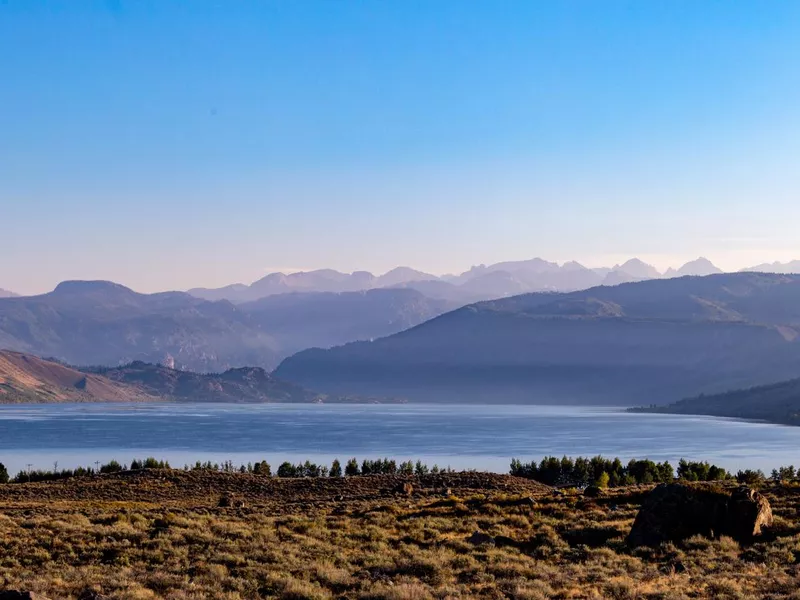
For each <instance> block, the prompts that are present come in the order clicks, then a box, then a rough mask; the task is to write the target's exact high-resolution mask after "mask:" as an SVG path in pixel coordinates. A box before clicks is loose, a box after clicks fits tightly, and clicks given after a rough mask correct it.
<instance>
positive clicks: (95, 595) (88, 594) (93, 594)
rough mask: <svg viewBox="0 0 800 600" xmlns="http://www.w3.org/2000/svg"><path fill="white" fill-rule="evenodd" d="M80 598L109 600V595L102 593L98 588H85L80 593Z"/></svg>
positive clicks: (82, 599) (81, 599)
mask: <svg viewBox="0 0 800 600" xmlns="http://www.w3.org/2000/svg"><path fill="white" fill-rule="evenodd" d="M78 600H108V596H106V595H104V594H101V593H100V592H98V591H97V590H83V591H82V592H81V593H80V594H78Z"/></svg>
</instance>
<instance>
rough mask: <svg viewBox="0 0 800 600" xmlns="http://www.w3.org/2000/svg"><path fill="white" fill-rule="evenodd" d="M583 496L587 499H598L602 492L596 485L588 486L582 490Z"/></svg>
mask: <svg viewBox="0 0 800 600" xmlns="http://www.w3.org/2000/svg"><path fill="white" fill-rule="evenodd" d="M583 495H584V496H586V497H587V498H598V497H600V496H602V495H603V490H601V489H600V488H599V487H597V486H596V485H590V486H588V487H586V489H584V490H583Z"/></svg>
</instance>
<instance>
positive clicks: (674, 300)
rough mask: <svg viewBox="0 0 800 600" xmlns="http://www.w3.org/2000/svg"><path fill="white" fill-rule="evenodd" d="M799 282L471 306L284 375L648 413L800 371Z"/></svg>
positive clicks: (418, 395) (673, 283)
mask: <svg viewBox="0 0 800 600" xmlns="http://www.w3.org/2000/svg"><path fill="white" fill-rule="evenodd" d="M798 338H800V276H793V275H776V274H762V273H737V274H717V275H710V276H705V277H688V276H687V277H679V278H672V279H654V280H648V281H642V282H638V283H627V284H621V285H618V286H615V287H605V286H603V287H595V288H592V289H589V290H582V291H577V292H571V293H533V294H525V295H519V296H515V297H512V298H505V299H500V300H494V301H487V302H482V303H478V304H473V305H469V306H466V307H463V308H461V309H458V310H455V311H452V312H450V313H447V314H444V315H442V316H440V317H437V318H434V319H432V320H430V321H428V322H426V323H423V324H421V325H419V326H417V327H414V328H412V329H409V330H407V331H403V332H401V333H398V334H395V335H392V336H389V337H386V338H383V339H379V340H375V341H373V342H358V343H351V344H347V345H345V346H341V347H337V348H332V349H328V350H320V349H309V350H305V351H303V352H300V353H298V354H296V355H294V356H292V357H290V358H288V359H286V360H285V361H283V363H282V364H281V365H280V367H279V368H278V369H277V371H276V375H277V376H278V377H280V378H284V379H287V380H290V381H295V382H297V383H300V384H301V385H304V386H307V387H310V388H313V389H323V390H326V391H328V392H332V393H358V394H384V395H393V396H404V397H406V398H408V399H410V400H420V401H426V400H438V401H452V402H457V401H474V402H486V403H492V402H508V401H516V402H530V403H539V404H547V403H558V404H563V403H565V402H566V403H574V404H606V405H633V404H637V405H641V404H643V403H644V404H650V403H666V402H672V401H674V400H675V399H676V398H683V397H687V396H692V395H695V394H700V393H715V392H722V391H725V390H728V389H732V388H736V387H747V386H753V385H759V384H767V383H771V382H774V381H780V380H782V379H789V378H792V377H796V376H797V374H798V373H799V372H800V340H799V339H798Z"/></svg>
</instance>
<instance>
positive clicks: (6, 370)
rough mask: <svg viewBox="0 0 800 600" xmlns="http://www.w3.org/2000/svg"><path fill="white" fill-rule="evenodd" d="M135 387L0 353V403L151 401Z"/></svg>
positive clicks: (98, 376) (26, 355)
mask: <svg viewBox="0 0 800 600" xmlns="http://www.w3.org/2000/svg"><path fill="white" fill-rule="evenodd" d="M155 399H156V398H155V397H153V396H151V395H150V394H147V393H146V392H145V391H144V390H142V389H141V388H139V387H137V386H133V385H128V384H126V383H122V382H116V381H111V380H110V379H107V378H105V377H102V376H100V375H95V374H91V373H83V372H81V371H77V370H75V369H72V368H70V367H66V366H64V365H61V364H59V363H56V362H51V361H47V360H42V359H41V358H38V357H36V356H32V355H29V354H21V353H19V352H11V351H8V350H0V402H92V401H95V402H97V401H104V402H137V401H143V400H155Z"/></svg>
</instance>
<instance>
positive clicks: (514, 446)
mask: <svg viewBox="0 0 800 600" xmlns="http://www.w3.org/2000/svg"><path fill="white" fill-rule="evenodd" d="M546 454H555V455H559V456H560V455H563V454H567V455H571V456H577V455H596V454H603V455H605V456H609V457H611V456H619V457H621V458H623V459H629V458H644V457H648V458H651V459H653V460H658V461H661V460H670V461H673V464H674V463H675V461H677V459H679V458H681V457H685V458H687V459H702V460H708V461H710V462H713V463H716V464H719V465H722V466H725V467H727V468H729V469H739V468H761V469H764V470H765V471H768V470H769V469H772V468H773V467H777V466H780V465H786V464H791V463H793V464H800V427H784V426H779V425H767V424H763V423H751V422H744V421H736V420H731V419H715V418H710V417H691V416H677V415H644V414H642V415H640V414H628V413H625V412H624V411H623V410H622V409H617V408H576V407H552V406H517V405H514V406H493V407H486V406H472V405H465V406H454V405H446V406H430V405H418V404H416V405H415V404H409V405H286V404H268V405H265V404H260V405H233V406H232V405H220V404H194V405H186V404H184V405H181V404H71V405H64V404H61V405H56V404H51V405H23V406H20V405H6V406H0V462H2V463H4V464H5V465H6V466H7V467H8V469H9V471H10V472H12V473H15V472H17V471H20V470H23V469H25V468H26V465H28V464H31V465H33V468H52V467H53V463H54V462H55V461H58V466H59V468H67V467H75V466H78V465H87V466H88V465H92V464H93V463H94V462H95V461H98V460H99V461H104V462H107V461H108V460H111V459H116V460H118V461H120V462H130V460H131V459H133V458H144V457H147V456H155V457H156V458H159V459H162V458H163V459H167V460H169V461H170V463H171V464H172V465H173V466H183V465H184V464H186V463H191V462H194V461H195V460H203V461H205V460H212V461H215V462H221V461H224V460H232V461H234V463H236V464H237V465H238V464H240V463H246V462H249V461H255V460H262V459H266V460H267V461H268V462H270V463H271V464H272V465H273V466H277V464H279V463H280V462H282V461H284V460H291V461H298V460H305V459H311V460H312V461H317V462H330V461H331V460H332V459H333V458H337V457H338V458H340V459H346V458H348V457H350V456H356V457H358V458H359V459H362V458H377V457H382V456H388V457H392V458H395V459H397V460H405V459H417V458H421V459H423V460H424V461H425V462H428V463H429V464H434V463H437V464H439V465H440V466H447V465H449V466H452V467H453V468H459V469H460V468H476V469H481V470H491V471H497V472H506V471H507V470H508V464H509V462H510V460H511V458H512V457H518V458H521V459H524V460H530V459H533V458H536V459H539V458H541V457H542V456H544V455H546Z"/></svg>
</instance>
